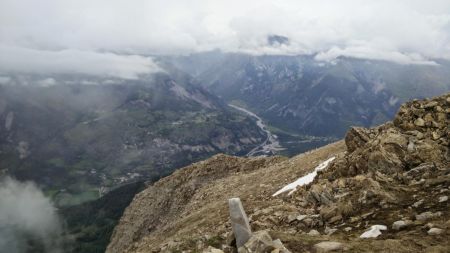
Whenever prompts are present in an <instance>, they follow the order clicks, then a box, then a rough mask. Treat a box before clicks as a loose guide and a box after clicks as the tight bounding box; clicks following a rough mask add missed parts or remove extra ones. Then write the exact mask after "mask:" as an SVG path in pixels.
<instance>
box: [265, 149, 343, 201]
mask: <svg viewBox="0 0 450 253" xmlns="http://www.w3.org/2000/svg"><path fill="white" fill-rule="evenodd" d="M334 159H336V157H335V156H333V157H331V158H329V159H328V160H326V161H324V162H322V163H321V164H319V165H318V166H317V167H316V168H314V171H313V172H311V173H309V174H307V175H305V176H303V177H301V178H299V179H297V180H296V181H294V182H292V183H290V184H288V185H286V186H284V187H283V188H281V189H280V190H279V191H277V192H275V193H274V194H273V195H272V197H275V196H277V195H279V194H281V193H283V192H287V191H289V193H288V195H291V194H292V193H294V192H295V191H296V190H297V187H299V186H304V185H308V184H310V183H311V182H312V181H314V178H315V177H316V176H317V172H319V171H321V170H324V169H325V168H327V167H328V164H330V163H331V162H332V161H333V160H334Z"/></svg>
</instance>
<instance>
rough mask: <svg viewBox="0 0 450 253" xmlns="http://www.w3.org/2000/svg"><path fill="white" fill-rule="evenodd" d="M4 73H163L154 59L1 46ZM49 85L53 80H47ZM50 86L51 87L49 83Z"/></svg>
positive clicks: (0, 66)
mask: <svg viewBox="0 0 450 253" xmlns="http://www.w3.org/2000/svg"><path fill="white" fill-rule="evenodd" d="M0 55H1V56H2V57H1V58H0V72H6V73H8V72H21V73H32V74H84V75H93V76H109V77H118V78H124V79H136V78H138V77H139V75H143V74H151V73H154V72H158V71H160V68H159V67H158V66H157V65H156V64H155V63H154V62H153V61H152V59H151V58H148V57H143V56H137V55H118V54H113V53H98V52H93V51H82V50H77V49H64V50H60V51H48V50H37V49H30V48H21V47H13V46H4V45H0ZM47 81H49V80H47ZM47 85H51V83H48V82H47Z"/></svg>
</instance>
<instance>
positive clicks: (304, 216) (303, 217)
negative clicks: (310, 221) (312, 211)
mask: <svg viewBox="0 0 450 253" xmlns="http://www.w3.org/2000/svg"><path fill="white" fill-rule="evenodd" d="M306 217H308V215H303V214H302V215H299V216H297V220H298V221H302V220H304V219H305V218H306Z"/></svg>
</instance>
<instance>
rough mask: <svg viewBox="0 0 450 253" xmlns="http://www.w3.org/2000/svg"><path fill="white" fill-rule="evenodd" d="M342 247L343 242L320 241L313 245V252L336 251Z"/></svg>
mask: <svg viewBox="0 0 450 253" xmlns="http://www.w3.org/2000/svg"><path fill="white" fill-rule="evenodd" d="M343 249H344V244H343V243H340V242H320V243H318V244H316V245H314V252H316V253H326V252H336V251H342V250H343Z"/></svg>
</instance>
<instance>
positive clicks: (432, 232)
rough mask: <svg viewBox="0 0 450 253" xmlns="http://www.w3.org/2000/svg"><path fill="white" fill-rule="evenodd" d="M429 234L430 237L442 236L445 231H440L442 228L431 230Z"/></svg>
mask: <svg viewBox="0 0 450 253" xmlns="http://www.w3.org/2000/svg"><path fill="white" fill-rule="evenodd" d="M427 233H428V234H429V235H440V234H442V233H444V230H443V229H440V228H431V229H430V230H428V232H427Z"/></svg>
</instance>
